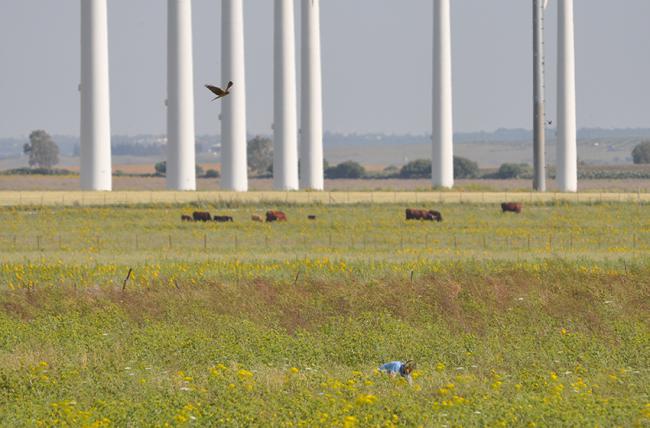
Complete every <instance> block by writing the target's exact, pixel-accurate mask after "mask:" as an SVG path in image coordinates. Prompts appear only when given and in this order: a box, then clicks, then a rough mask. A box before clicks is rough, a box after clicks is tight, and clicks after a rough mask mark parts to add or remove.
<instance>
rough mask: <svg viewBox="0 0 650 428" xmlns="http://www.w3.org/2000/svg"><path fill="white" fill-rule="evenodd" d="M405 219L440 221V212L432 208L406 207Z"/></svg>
mask: <svg viewBox="0 0 650 428" xmlns="http://www.w3.org/2000/svg"><path fill="white" fill-rule="evenodd" d="M406 219H407V220H429V221H434V220H435V221H438V222H440V221H442V214H440V212H439V211H434V210H418V209H413V208H407V209H406Z"/></svg>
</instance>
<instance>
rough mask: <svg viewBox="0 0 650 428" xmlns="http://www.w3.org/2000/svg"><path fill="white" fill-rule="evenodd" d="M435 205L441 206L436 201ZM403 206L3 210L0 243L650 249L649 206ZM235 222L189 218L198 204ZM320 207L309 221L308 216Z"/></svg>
mask: <svg viewBox="0 0 650 428" xmlns="http://www.w3.org/2000/svg"><path fill="white" fill-rule="evenodd" d="M278 206H279V207H280V208H281V209H282V210H284V211H285V212H286V213H287V215H288V217H289V222H287V223H285V224H260V223H255V222H253V221H251V216H252V215H255V214H257V215H261V216H263V215H264V212H265V210H266V209H269V208H274V207H278ZM433 206H436V205H435V204H434V205H433ZM403 208H404V206H403V205H396V204H382V205H376V204H375V205H371V204H368V205H355V206H342V205H332V206H328V205H256V204H253V205H251V204H237V203H234V204H231V203H224V204H221V205H219V206H214V205H203V206H201V207H198V208H197V206H177V205H169V206H164V207H161V206H157V207H131V208H101V207H98V208H47V207H46V208H20V209H13V208H5V209H0V224H2V225H3V227H2V231H1V232H0V250H1V251H2V252H3V254H4V257H5V259H6V260H24V259H29V260H38V261H44V260H49V261H58V260H63V261H64V262H66V263H81V262H85V263H94V262H96V261H106V262H117V263H118V264H122V263H127V262H132V263H133V262H139V263H142V262H155V261H156V260H160V259H164V260H180V261H205V260H214V259H220V258H238V259H242V260H260V259H262V260H265V259H273V260H287V259H288V260H292V259H297V258H329V259H339V258H340V259H345V260H389V261H406V262H408V261H412V260H418V259H440V258H442V259H457V258H467V257H471V258H481V259H493V258H499V259H504V258H505V259H513V258H515V259H518V258H538V257H557V256H563V257H570V258H578V257H591V258H599V259H602V258H619V257H627V258H629V257H636V256H640V257H645V256H646V255H647V254H648V250H650V205H646V204H625V203H612V204H600V203H596V204H591V205H589V204H532V205H531V204H527V205H526V206H525V209H524V213H523V214H521V215H514V214H502V213H501V210H500V208H499V206H498V205H497V204H471V205H468V204H445V205H439V206H437V208H438V209H439V210H441V212H442V214H443V217H444V221H443V222H442V223H431V222H424V223H422V222H407V221H405V220H404V211H403ZM197 209H199V210H209V211H211V212H212V213H213V214H216V213H219V214H221V215H229V216H232V217H234V219H235V222H234V223H228V224H217V223H207V224H206V223H184V222H181V220H180V217H181V214H191V213H192V212H193V211H194V210H197ZM310 214H313V215H316V216H317V220H316V221H310V220H308V219H307V216H308V215H310Z"/></svg>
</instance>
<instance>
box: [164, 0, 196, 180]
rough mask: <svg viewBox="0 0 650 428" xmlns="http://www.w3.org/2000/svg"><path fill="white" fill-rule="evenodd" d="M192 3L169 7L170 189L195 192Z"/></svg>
mask: <svg viewBox="0 0 650 428" xmlns="http://www.w3.org/2000/svg"><path fill="white" fill-rule="evenodd" d="M192 61H193V59H192V3H191V0H168V3H167V173H166V176H167V188H168V189H170V190H196V169H195V162H196V157H195V156H196V155H195V135H194V77H193V64H192Z"/></svg>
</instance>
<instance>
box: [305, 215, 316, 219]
mask: <svg viewBox="0 0 650 428" xmlns="http://www.w3.org/2000/svg"><path fill="white" fill-rule="evenodd" d="M307 218H308V219H309V220H316V216H315V215H308V216H307Z"/></svg>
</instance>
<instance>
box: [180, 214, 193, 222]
mask: <svg viewBox="0 0 650 428" xmlns="http://www.w3.org/2000/svg"><path fill="white" fill-rule="evenodd" d="M181 221H192V217H190V216H189V215H182V216H181Z"/></svg>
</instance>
